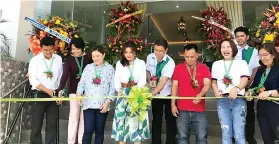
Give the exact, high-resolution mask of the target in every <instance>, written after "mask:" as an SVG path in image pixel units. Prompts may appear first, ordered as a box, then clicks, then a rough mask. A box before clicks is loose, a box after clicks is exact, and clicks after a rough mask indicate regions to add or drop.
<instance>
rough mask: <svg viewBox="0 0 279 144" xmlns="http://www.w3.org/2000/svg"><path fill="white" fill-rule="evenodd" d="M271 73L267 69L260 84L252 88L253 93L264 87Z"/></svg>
mask: <svg viewBox="0 0 279 144" xmlns="http://www.w3.org/2000/svg"><path fill="white" fill-rule="evenodd" d="M269 72H270V69H269V70H267V69H265V72H264V73H263V74H262V77H261V81H260V84H259V85H258V86H257V87H254V88H252V89H251V91H253V92H255V91H257V90H259V89H260V88H261V87H263V85H264V83H265V81H266V79H267V77H268V74H269Z"/></svg>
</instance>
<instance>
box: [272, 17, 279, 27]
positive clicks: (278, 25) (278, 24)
mask: <svg viewBox="0 0 279 144" xmlns="http://www.w3.org/2000/svg"><path fill="white" fill-rule="evenodd" d="M273 25H274V26H275V27H279V19H277V20H276V22H275V23H274V24H273Z"/></svg>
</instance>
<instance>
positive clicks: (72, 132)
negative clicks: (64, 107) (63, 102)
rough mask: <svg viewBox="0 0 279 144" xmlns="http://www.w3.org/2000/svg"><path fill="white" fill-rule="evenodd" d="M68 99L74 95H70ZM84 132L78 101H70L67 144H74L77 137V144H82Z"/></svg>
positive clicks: (74, 95)
mask: <svg viewBox="0 0 279 144" xmlns="http://www.w3.org/2000/svg"><path fill="white" fill-rule="evenodd" d="M69 97H70V98H73V97H76V94H70V95H69ZM83 131H84V121H83V111H81V109H80V105H79V103H78V101H76V100H71V101H70V114H69V124H68V144H75V142H76V137H77V135H78V144H82V137H83Z"/></svg>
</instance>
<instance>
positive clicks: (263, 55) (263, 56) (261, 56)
mask: <svg viewBox="0 0 279 144" xmlns="http://www.w3.org/2000/svg"><path fill="white" fill-rule="evenodd" d="M269 55H270V53H269V54H267V53H265V54H262V55H260V54H259V55H258V57H259V58H260V59H262V58H267V57H268V56H269Z"/></svg>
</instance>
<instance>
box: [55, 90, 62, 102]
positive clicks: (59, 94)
mask: <svg viewBox="0 0 279 144" xmlns="http://www.w3.org/2000/svg"><path fill="white" fill-rule="evenodd" d="M61 97H62V90H60V91H59V92H58V98H61ZM56 104H57V105H61V104H62V100H58V101H56Z"/></svg>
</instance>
